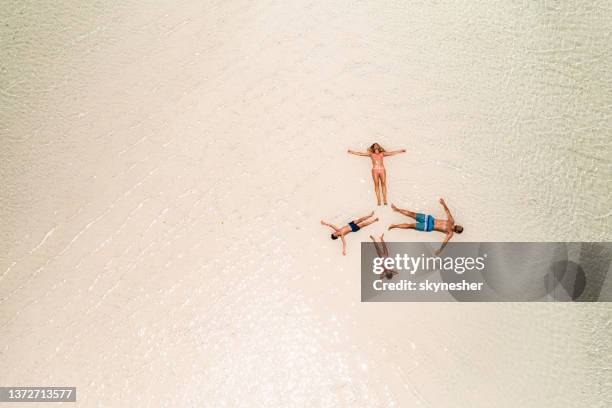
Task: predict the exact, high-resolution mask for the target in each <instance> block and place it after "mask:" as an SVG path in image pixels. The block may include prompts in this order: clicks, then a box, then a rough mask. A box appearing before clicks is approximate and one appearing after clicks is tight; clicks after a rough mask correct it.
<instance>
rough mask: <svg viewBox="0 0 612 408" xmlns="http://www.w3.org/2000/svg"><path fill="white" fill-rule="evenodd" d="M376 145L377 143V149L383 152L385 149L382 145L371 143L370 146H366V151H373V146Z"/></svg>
mask: <svg viewBox="0 0 612 408" xmlns="http://www.w3.org/2000/svg"><path fill="white" fill-rule="evenodd" d="M376 145H378V150H379V151H380V152H384V151H385V149H383V147H382V146H381V145H380V144H378V143H372V146H370V147H368V152H373V151H374V146H376Z"/></svg>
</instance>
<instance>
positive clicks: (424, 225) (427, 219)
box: [389, 198, 463, 255]
mask: <svg viewBox="0 0 612 408" xmlns="http://www.w3.org/2000/svg"><path fill="white" fill-rule="evenodd" d="M440 204H442V207H443V208H444V212H446V216H447V217H448V219H446V220H436V219H435V218H434V217H433V216H431V215H427V214H421V213H415V212H412V211H408V210H402V209H401V208H397V207H396V206H395V205H394V204H391V208H392V209H393V211H397V212H399V213H400V214H404V215H405V216H408V217H410V218H414V219H415V220H416V221H417V222H416V223H411V224H391V225H389V229H390V230H391V229H393V228H404V229H415V230H417V231H424V232H431V231H438V232H442V233H444V234H446V238H445V239H444V242H443V243H442V246H441V247H440V249H438V250H437V251H436V255H439V254H440V253H441V252H442V250H443V249H444V247H446V244H448V241H450V239H451V238H452V237H453V235H454V233H455V232H456V233H457V234H461V233H462V232H463V227H462V226H461V225H458V224H455V219H454V218H453V216H452V215H451V213H450V210H449V209H448V207H447V206H446V202H445V201H444V199H443V198H440Z"/></svg>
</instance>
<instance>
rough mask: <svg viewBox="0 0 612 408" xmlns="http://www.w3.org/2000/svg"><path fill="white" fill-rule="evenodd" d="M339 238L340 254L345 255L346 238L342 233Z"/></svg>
mask: <svg viewBox="0 0 612 408" xmlns="http://www.w3.org/2000/svg"><path fill="white" fill-rule="evenodd" d="M340 239H342V255H346V240H345V239H344V235H341V236H340Z"/></svg>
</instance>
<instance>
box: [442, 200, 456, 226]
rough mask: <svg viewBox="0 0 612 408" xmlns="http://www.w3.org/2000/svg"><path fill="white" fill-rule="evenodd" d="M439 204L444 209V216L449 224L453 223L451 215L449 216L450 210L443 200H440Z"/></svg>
mask: <svg viewBox="0 0 612 408" xmlns="http://www.w3.org/2000/svg"><path fill="white" fill-rule="evenodd" d="M440 204H442V207H443V208H444V212H445V213H446V216H447V217H448V219H449V220H450V221H451V222H455V219H454V218H453V215H452V214H451V212H450V210H449V209H448V207H447V206H446V202H445V201H444V199H443V198H440Z"/></svg>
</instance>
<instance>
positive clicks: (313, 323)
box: [0, 1, 612, 407]
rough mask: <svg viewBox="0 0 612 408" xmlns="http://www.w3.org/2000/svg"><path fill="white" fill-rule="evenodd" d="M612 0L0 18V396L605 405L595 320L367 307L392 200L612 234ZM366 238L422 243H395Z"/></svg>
mask: <svg viewBox="0 0 612 408" xmlns="http://www.w3.org/2000/svg"><path fill="white" fill-rule="evenodd" d="M611 14H612V13H611V11H610V7H609V4H607V3H606V2H604V1H595V2H590V3H582V2H577V1H570V2H560V3H558V2H542V3H541V4H540V3H538V4H535V2H534V4H531V3H530V2H527V3H522V2H505V1H504V2H502V1H499V2H494V3H486V4H485V3H483V4H481V5H476V4H475V3H470V2H426V1H419V2H408V1H395V2H351V1H333V2H320V3H316V2H283V1H265V2H257V3H254V2H246V1H217V2H196V1H182V2H176V1H165V2H156V4H155V5H154V6H153V5H151V4H150V2H140V1H130V2H116V4H110V3H109V2H100V3H99V4H98V5H95V6H92V5H89V6H85V5H81V6H77V5H76V4H72V2H60V3H53V4H51V3H49V4H46V5H43V4H40V3H32V4H28V3H25V2H14V3H11V2H9V3H8V4H5V5H4V6H3V7H2V8H0V16H2V19H1V20H2V26H1V27H0V38H1V41H2V49H3V51H2V55H1V56H0V59H1V61H2V71H0V78H1V82H0V107H1V109H0V127H1V128H0V137H1V141H2V150H1V155H2V156H1V160H0V171H1V173H0V176H1V180H2V188H1V189H0V200H1V201H0V204H1V205H0V207H1V208H0V222H1V224H2V229H1V236H0V240H1V241H0V367H2V369H1V370H0V385H76V386H77V387H78V396H79V405H83V406H93V405H97V404H99V405H101V406H159V405H162V406H195V405H198V406H202V405H204V406H223V404H224V403H225V404H227V405H229V406H376V407H378V406H391V405H394V404H395V405H399V406H430V407H450V406H453V407H492V406H495V407H519V406H521V407H544V406H546V407H548V406H550V407H575V406H585V407H586V406H588V407H604V406H609V405H610V403H611V402H612V392H611V390H610V387H611V384H612V379H611V377H610V367H611V366H612V357H611V356H612V348H611V346H610V336H611V335H612V329H611V312H610V306H608V305H607V304H552V305H550V304H362V303H360V301H359V242H360V241H362V240H367V239H368V235H369V234H370V233H376V234H377V235H378V234H379V233H380V232H382V231H383V230H384V228H385V226H386V225H388V224H389V223H390V222H398V221H401V220H402V218H401V217H400V216H398V215H395V214H392V213H391V210H390V208H380V209H378V208H377V209H376V210H377V215H378V216H380V217H381V222H380V223H378V225H375V226H372V227H371V228H370V229H368V230H365V231H363V232H360V233H358V234H353V235H351V236H349V237H348V252H349V253H348V256H347V257H342V256H341V255H340V246H339V243H338V242H334V241H331V240H330V239H329V238H328V236H329V233H328V231H327V230H326V229H324V228H323V227H322V226H320V225H319V220H320V219H321V218H323V219H326V220H328V221H331V222H333V223H343V222H346V221H348V220H349V219H351V218H354V217H356V216H360V215H363V214H366V213H368V212H369V211H371V210H372V209H374V207H375V205H374V204H375V201H374V196H373V192H372V185H371V184H372V183H371V178H370V173H369V163H368V159H365V158H358V157H353V156H349V155H347V154H346V149H347V148H353V149H364V148H365V147H366V146H367V145H369V144H370V143H372V142H374V141H378V142H380V143H381V144H382V145H383V146H385V147H387V148H390V149H397V148H406V149H408V153H407V154H405V155H401V156H397V157H393V158H389V159H388V160H387V162H386V163H387V168H388V173H389V188H390V202H394V203H396V204H398V205H399V206H402V207H407V208H412V209H415V210H423V211H431V212H433V214H434V215H442V214H443V213H442V210H441V208H440V207H439V205H438V204H437V198H438V197H439V196H441V195H443V196H444V197H445V198H446V199H447V201H448V203H449V206H450V207H451V210H452V211H454V213H455V214H456V218H457V220H458V221H459V222H461V223H462V224H463V225H464V226H465V227H466V231H465V233H464V234H463V235H462V236H460V237H459V240H463V241H481V240H484V241H487V240H503V241H506V240H508V241H518V240H528V241H530V240H532V241H540V240H559V241H566V240H567V241H572V240H602V241H610V238H611V234H610V231H611V228H610V226H611V221H610V220H611V213H610V202H611V195H612V193H611V189H610V174H612V172H611V171H610V170H611V169H610V163H611V148H610V129H611V127H612V123H611V119H610V118H611V112H610V110H611V106H612V104H611V103H610V102H611V101H610V99H611V94H610V89H612V78H611V75H612V74H611V73H610V72H612V71H611V70H610V65H611V64H610V58H611V57H610V55H612V54H611V53H610V46H609V44H608V42H609V36H610V21H611V18H612V15H611ZM386 237H387V239H388V240H394V239H395V240H429V239H431V240H438V239H440V237H438V236H434V235H433V234H429V235H427V234H420V235H419V234H417V233H416V232H407V231H392V232H390V233H388V234H387V235H386Z"/></svg>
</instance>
